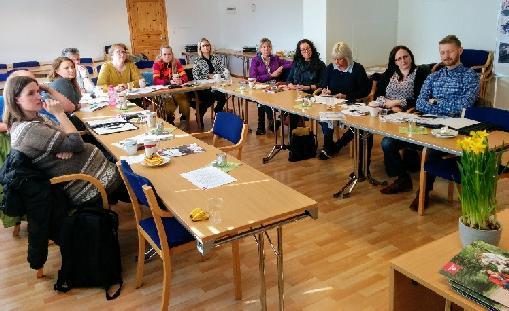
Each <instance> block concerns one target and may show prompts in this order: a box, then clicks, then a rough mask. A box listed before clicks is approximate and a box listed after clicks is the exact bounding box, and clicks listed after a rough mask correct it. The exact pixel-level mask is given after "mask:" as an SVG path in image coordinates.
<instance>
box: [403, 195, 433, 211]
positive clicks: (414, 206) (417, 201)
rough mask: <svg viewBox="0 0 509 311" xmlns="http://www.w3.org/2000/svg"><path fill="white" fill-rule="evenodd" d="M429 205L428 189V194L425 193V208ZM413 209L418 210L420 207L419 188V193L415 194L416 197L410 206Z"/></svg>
mask: <svg viewBox="0 0 509 311" xmlns="http://www.w3.org/2000/svg"><path fill="white" fill-rule="evenodd" d="M428 206H429V191H426V194H425V195H424V209H427V208H428ZM408 208H409V209H411V210H412V211H416V212H417V210H418V209H419V190H417V193H416V194H415V199H414V200H413V201H412V203H410V206H409V207H408Z"/></svg>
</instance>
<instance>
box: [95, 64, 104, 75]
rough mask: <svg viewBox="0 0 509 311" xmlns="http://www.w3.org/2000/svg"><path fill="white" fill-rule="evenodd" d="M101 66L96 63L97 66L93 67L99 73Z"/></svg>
mask: <svg viewBox="0 0 509 311" xmlns="http://www.w3.org/2000/svg"><path fill="white" fill-rule="evenodd" d="M101 66H102V65H97V67H95V69H96V70H97V74H99V71H101Z"/></svg>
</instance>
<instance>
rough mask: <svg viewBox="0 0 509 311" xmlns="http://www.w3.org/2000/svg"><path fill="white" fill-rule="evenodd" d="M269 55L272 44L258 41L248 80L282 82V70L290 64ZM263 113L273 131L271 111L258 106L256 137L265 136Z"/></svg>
mask: <svg viewBox="0 0 509 311" xmlns="http://www.w3.org/2000/svg"><path fill="white" fill-rule="evenodd" d="M271 54H272V42H271V41H270V40H269V39H267V38H262V39H261V40H260V47H259V54H258V55H257V56H256V57H254V58H253V60H252V61H251V67H249V77H250V78H256V82H262V83H263V82H268V81H271V80H274V81H283V75H282V73H283V70H284V69H290V68H291V67H292V63H291V62H288V61H286V60H284V59H281V58H279V57H277V56H276V55H271ZM265 113H267V118H268V119H269V130H271V131H273V130H274V115H273V114H272V109H271V108H269V107H267V106H263V105H258V128H257V130H256V135H264V134H265ZM279 125H281V124H278V122H276V126H277V127H279Z"/></svg>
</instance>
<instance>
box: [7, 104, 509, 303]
mask: <svg viewBox="0 0 509 311" xmlns="http://www.w3.org/2000/svg"><path fill="white" fill-rule="evenodd" d="M250 117H251V121H250V126H251V128H252V129H253V130H255V129H256V110H255V106H254V105H252V106H251V109H250ZM206 121H207V122H208V123H209V124H210V118H208V117H206ZM194 126H195V124H194V123H193V127H194ZM209 126H210V125H209ZM272 138H273V136H272V135H271V134H268V135H266V136H262V137H260V136H258V137H257V136H255V135H254V133H252V134H250V135H249V141H248V144H247V146H246V147H245V149H244V152H243V160H244V161H245V162H246V163H248V164H249V165H251V166H253V167H255V168H256V169H258V170H260V171H262V172H264V173H266V174H268V175H270V176H272V177H273V178H275V179H277V180H279V181H280V182H282V183H284V184H286V185H289V186H290V187H292V188H294V189H296V190H297V191H299V192H301V193H303V194H305V195H307V196H309V197H311V198H313V199H315V200H316V201H318V202H319V211H320V214H319V219H318V220H316V221H314V220H311V219H308V220H305V221H300V222H298V223H294V224H290V225H287V226H285V227H284V231H283V232H284V266H285V294H286V295H285V298H286V305H285V306H286V309H287V310H387V309H388V305H389V297H388V295H389V294H388V293H389V292H388V286H389V280H388V272H389V260H390V259H392V258H394V257H396V256H398V255H400V254H403V253H405V252H408V251H410V250H412V249H414V248H416V247H418V246H420V245H423V244H425V243H428V242H430V241H433V240H435V239H439V238H441V237H443V236H444V235H447V234H449V233H451V232H453V231H455V230H456V226H457V217H458V205H459V204H458V201H457V196H456V197H455V199H456V200H455V202H454V204H453V205H452V206H451V205H449V204H448V203H447V200H446V198H447V187H446V183H445V182H444V181H438V182H437V183H436V187H435V191H434V192H433V193H432V195H431V207H430V208H429V209H428V210H426V215H425V216H424V217H418V216H417V214H416V213H415V212H413V211H411V210H410V209H408V205H409V204H410V202H411V201H412V199H413V198H414V195H415V194H414V192H408V193H403V194H398V195H382V194H380V192H379V188H378V187H375V186H371V185H369V184H367V183H360V184H358V185H357V187H356V188H355V189H354V192H353V194H352V196H351V197H350V198H348V199H343V200H341V199H334V198H332V194H333V193H334V192H336V191H337V190H338V188H339V186H341V185H343V184H344V182H345V181H346V179H347V176H348V174H349V173H350V172H351V170H352V163H351V159H350V157H349V155H348V150H347V149H345V150H343V151H342V152H341V153H340V155H339V156H337V157H335V158H333V159H330V160H328V161H319V160H318V159H311V160H307V161H301V162H297V163H290V162H288V161H287V157H288V153H287V152H286V151H285V152H281V153H280V154H279V155H277V156H276V158H274V159H273V160H272V161H271V162H270V163H268V164H262V161H261V159H262V157H263V156H265V155H266V154H267V153H268V152H269V150H270V149H271V144H272V142H273V140H272ZM379 141H380V138H379V137H378V138H376V140H375V148H374V149H373V161H372V164H371V172H372V174H373V175H374V176H376V177H379V178H385V179H387V176H386V175H385V172H384V167H383V157H382V152H381V150H380V144H379ZM417 178H418V177H417V174H414V188H416V185H417ZM508 185H509V180H501V181H500V182H499V196H498V199H499V206H500V207H501V208H507V207H509V187H508ZM240 208H242V207H241V206H239V209H240ZM114 209H115V210H116V211H117V212H118V213H119V216H120V228H119V232H120V246H121V252H122V264H123V276H124V282H125V286H124V289H123V290H122V294H121V295H120V297H119V298H118V299H116V300H114V301H106V299H105V297H104V292H103V290H100V289H73V290H71V291H70V292H68V293H66V294H62V293H57V292H55V291H53V284H54V282H55V280H56V275H57V271H58V269H59V267H60V254H59V250H58V247H57V246H54V245H53V246H50V247H49V256H48V262H47V263H46V266H45V273H46V275H47V276H46V277H45V278H43V279H36V277H35V271H33V270H30V268H29V266H28V263H27V261H26V255H27V231H26V224H25V223H23V224H22V230H21V236H20V237H19V238H13V237H12V235H11V234H12V228H10V229H3V228H1V229H0V245H1V248H2V250H1V251H0V303H1V305H0V309H2V310H44V309H51V310H70V309H76V310H91V309H96V310H157V309H159V306H160V296H161V282H162V264H161V260H160V259H159V258H154V259H153V260H152V261H151V262H149V263H147V264H146V265H145V276H144V285H143V286H142V287H141V288H140V289H135V288H134V277H135V261H134V256H135V254H136V249H137V236H136V232H135V227H134V221H133V220H134V216H133V213H132V209H131V208H130V206H129V205H127V204H119V205H117V206H115V207H114ZM504 234H507V232H506V233H504ZM271 238H272V239H273V240H275V232H271ZM266 254H267V268H266V275H267V287H268V292H267V299H268V307H269V310H276V309H277V278H276V262H275V257H274V256H273V253H272V252H271V250H270V248H269V247H268V246H267V250H266ZM257 258H258V257H257V249H256V244H255V242H254V240H253V238H246V239H244V240H243V241H242V242H241V270H242V290H243V299H242V300H241V301H236V300H234V297H233V286H232V271H231V270H232V269H231V248H230V247H229V246H228V247H226V246H225V247H221V248H219V249H216V250H215V251H214V253H213V254H212V255H211V256H209V257H208V258H207V259H206V260H202V259H201V258H200V256H199V255H198V253H197V252H196V251H195V250H191V251H188V252H186V253H183V254H179V255H177V256H176V257H175V258H174V259H175V260H174V262H173V280H172V285H171V307H170V309H174V310H259V309H260V303H259V300H258V297H259V282H258V260H257Z"/></svg>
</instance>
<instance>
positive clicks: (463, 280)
mask: <svg viewBox="0 0 509 311" xmlns="http://www.w3.org/2000/svg"><path fill="white" fill-rule="evenodd" d="M440 273H441V274H443V275H445V276H446V277H447V278H449V280H450V282H451V284H452V283H454V286H453V289H454V290H457V291H458V289H460V290H462V291H463V292H466V293H468V294H469V295H470V296H475V297H484V298H487V299H484V300H483V302H484V303H487V304H489V302H490V301H494V302H496V303H498V304H500V305H499V306H498V308H496V306H495V304H493V305H492V306H493V307H494V308H495V309H494V310H497V309H498V310H509V252H508V251H506V250H503V249H500V248H498V247H496V246H493V245H490V244H487V243H484V242H481V241H476V242H474V243H472V244H471V245H469V246H467V247H465V248H464V249H463V250H462V251H461V252H460V253H459V254H458V255H456V256H454V258H452V259H451V261H449V262H448V263H446V264H445V265H444V266H443V267H442V269H441V270H440ZM467 290H468V291H467ZM474 294H475V295H474ZM472 300H474V301H477V299H472Z"/></svg>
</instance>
